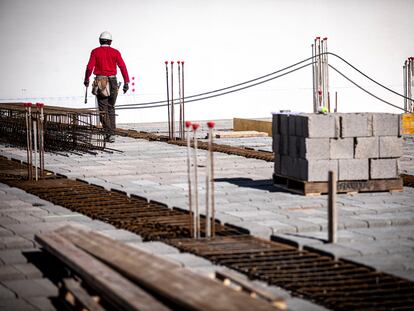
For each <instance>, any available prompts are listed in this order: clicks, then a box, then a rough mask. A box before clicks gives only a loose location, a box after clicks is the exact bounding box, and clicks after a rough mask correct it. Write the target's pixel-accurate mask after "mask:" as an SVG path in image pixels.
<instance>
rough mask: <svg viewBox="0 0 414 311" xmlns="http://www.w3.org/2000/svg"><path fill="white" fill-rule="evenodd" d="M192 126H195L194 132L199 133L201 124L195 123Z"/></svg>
mask: <svg viewBox="0 0 414 311" xmlns="http://www.w3.org/2000/svg"><path fill="white" fill-rule="evenodd" d="M192 126H193V131H197V129H198V128H199V127H200V124H198V123H193V124H192Z"/></svg>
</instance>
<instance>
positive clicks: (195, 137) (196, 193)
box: [192, 123, 200, 239]
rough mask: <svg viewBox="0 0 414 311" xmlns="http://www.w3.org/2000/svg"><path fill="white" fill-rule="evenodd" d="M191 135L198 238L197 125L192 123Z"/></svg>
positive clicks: (195, 220)
mask: <svg viewBox="0 0 414 311" xmlns="http://www.w3.org/2000/svg"><path fill="white" fill-rule="evenodd" d="M192 126H193V135H194V138H193V140H194V162H193V163H194V199H195V210H194V226H195V238H196V239H198V238H200V211H199V209H198V171H197V129H198V127H199V125H198V124H197V123H193V124H192Z"/></svg>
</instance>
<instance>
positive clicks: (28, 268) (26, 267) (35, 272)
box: [13, 263, 43, 279]
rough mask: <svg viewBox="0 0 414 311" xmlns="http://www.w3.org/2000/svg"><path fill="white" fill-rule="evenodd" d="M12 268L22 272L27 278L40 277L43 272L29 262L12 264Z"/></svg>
mask: <svg viewBox="0 0 414 311" xmlns="http://www.w3.org/2000/svg"><path fill="white" fill-rule="evenodd" d="M13 268H15V269H16V270H17V271H19V272H20V273H22V274H23V275H24V277H25V278H27V279H36V278H42V277H43V273H42V271H40V270H39V269H38V268H37V267H36V266H35V265H33V264H31V263H24V264H14V265H13Z"/></svg>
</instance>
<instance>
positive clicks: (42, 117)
mask: <svg viewBox="0 0 414 311" xmlns="http://www.w3.org/2000/svg"><path fill="white" fill-rule="evenodd" d="M43 106H44V104H42V105H41V106H40V176H41V177H43V176H44V173H45V126H44V125H45V115H44V111H43Z"/></svg>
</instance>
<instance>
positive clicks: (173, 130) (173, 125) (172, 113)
mask: <svg viewBox="0 0 414 311" xmlns="http://www.w3.org/2000/svg"><path fill="white" fill-rule="evenodd" d="M170 63H171V135H172V137H171V138H172V139H173V140H175V122H174V61H171V62H170Z"/></svg>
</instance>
